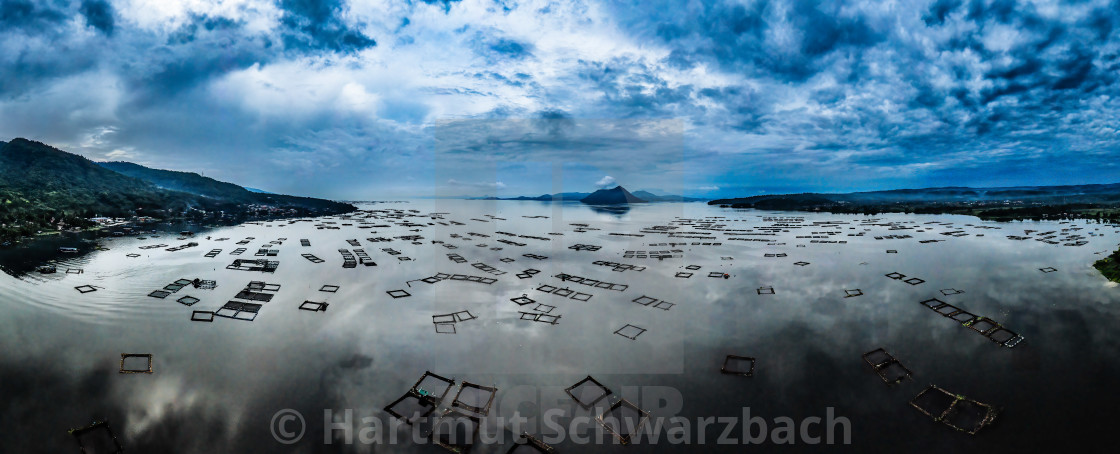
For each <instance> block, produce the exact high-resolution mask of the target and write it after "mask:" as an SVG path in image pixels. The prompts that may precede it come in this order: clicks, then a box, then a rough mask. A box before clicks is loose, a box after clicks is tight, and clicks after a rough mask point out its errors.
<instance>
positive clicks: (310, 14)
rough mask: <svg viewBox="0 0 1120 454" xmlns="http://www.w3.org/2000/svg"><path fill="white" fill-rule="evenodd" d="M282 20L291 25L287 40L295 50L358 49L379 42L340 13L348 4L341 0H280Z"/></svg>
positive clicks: (350, 50)
mask: <svg viewBox="0 0 1120 454" xmlns="http://www.w3.org/2000/svg"><path fill="white" fill-rule="evenodd" d="M280 6H281V8H283V9H284V17H283V19H281V22H282V23H283V24H284V25H285V26H287V27H288V28H289V29H290V32H289V33H286V34H285V35H284V44H285V46H286V47H287V48H289V49H294V50H302V51H308V50H329V51H333V52H356V51H360V50H362V49H366V48H370V47H373V46H376V45H377V41H375V40H374V39H373V38H370V37H368V36H366V35H364V34H362V32H361V31H360V30H355V29H353V28H351V27H350V26H349V25H347V24H346V23H345V22H343V21H342V19H341V18H340V17H339V16H340V15H341V14H342V12H343V10H344V8H345V6H344V5H343V2H342V1H341V0H281V1H280Z"/></svg>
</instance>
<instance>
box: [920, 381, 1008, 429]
mask: <svg viewBox="0 0 1120 454" xmlns="http://www.w3.org/2000/svg"><path fill="white" fill-rule="evenodd" d="M910 405H911V406H912V407H914V408H916V409H917V410H918V411H920V412H922V413H924V414H925V415H926V416H929V417H930V418H933V420H934V421H937V422H940V423H943V424H945V425H947V426H949V427H952V428H954V429H956V430H959V431H961V432H965V433H967V434H970V435H975V434H976V433H977V432H979V431H980V429H983V428H984V427H985V426H987V425H989V424H991V423H992V422H993V421H995V419H996V416H997V415H998V414H999V410H998V409H996V408H995V407H993V406H991V405H988V404H985V403H981V402H978V401H975V400H972V399H969V398H967V397H965V396H962V395H959V394H954V393H951V392H949V391H946V390H945V389H943V388H940V387H938V386H937V385H930V386H929V387H928V388H926V389H925V390H924V391H922V392H921V393H919V394H918V395H917V396H915V397H914V399H913V400H911V401H910Z"/></svg>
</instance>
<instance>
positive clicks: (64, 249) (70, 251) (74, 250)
mask: <svg viewBox="0 0 1120 454" xmlns="http://www.w3.org/2000/svg"><path fill="white" fill-rule="evenodd" d="M58 252H62V253H65V254H77V253H78V248H76V247H60V248H58Z"/></svg>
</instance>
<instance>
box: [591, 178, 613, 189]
mask: <svg viewBox="0 0 1120 454" xmlns="http://www.w3.org/2000/svg"><path fill="white" fill-rule="evenodd" d="M612 184H614V177H612V176H610V175H607V176H605V177H603V178H601V179H599V181H596V182H595V186H596V187H600V188H603V187H607V186H610V185H612Z"/></svg>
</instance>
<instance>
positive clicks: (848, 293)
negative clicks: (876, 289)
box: [844, 288, 863, 298]
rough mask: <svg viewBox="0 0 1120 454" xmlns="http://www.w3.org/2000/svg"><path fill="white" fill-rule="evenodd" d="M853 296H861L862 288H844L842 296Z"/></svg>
mask: <svg viewBox="0 0 1120 454" xmlns="http://www.w3.org/2000/svg"><path fill="white" fill-rule="evenodd" d="M855 296H863V290H860V289H858V288H856V289H851V290H844V298H852V297H855Z"/></svg>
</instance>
